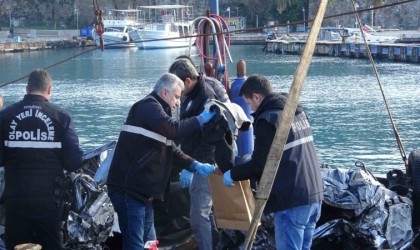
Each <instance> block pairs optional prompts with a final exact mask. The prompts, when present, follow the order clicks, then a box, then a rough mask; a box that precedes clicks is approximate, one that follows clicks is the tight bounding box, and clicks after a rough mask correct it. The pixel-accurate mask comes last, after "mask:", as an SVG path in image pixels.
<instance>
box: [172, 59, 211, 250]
mask: <svg viewBox="0 0 420 250" xmlns="http://www.w3.org/2000/svg"><path fill="white" fill-rule="evenodd" d="M169 72H171V73H173V74H175V75H177V76H178V77H179V78H180V79H181V80H182V81H183V82H184V84H185V89H184V91H183V96H184V97H183V99H182V102H181V109H180V118H181V119H187V118H190V117H193V116H196V115H198V114H200V113H201V112H203V110H204V104H205V103H206V101H207V100H208V99H215V98H216V96H215V93H214V91H213V89H212V88H211V87H210V86H208V85H207V84H205V82H204V79H203V78H202V75H199V74H198V73H197V71H196V69H195V67H194V65H193V64H192V63H191V62H190V61H189V60H188V59H183V58H181V59H177V60H175V62H174V63H172V65H171V66H170V67H169ZM181 149H182V151H184V152H185V153H186V154H188V155H191V156H192V157H194V158H195V159H197V160H199V161H201V162H206V163H210V164H214V163H215V160H214V153H215V145H214V144H209V143H207V142H205V141H204V140H203V135H202V134H201V133H195V134H191V135H190V136H188V137H185V138H183V140H182V141H181ZM191 175H192V174H191V173H189V172H188V171H186V170H183V171H182V172H181V175H180V181H181V185H182V184H183V183H185V182H186V181H185V180H186V179H187V178H188V179H189V180H191V186H190V183H189V181H187V182H188V184H186V185H182V186H183V187H188V186H190V187H189V192H190V203H191V209H190V224H191V228H192V230H193V232H194V236H195V239H196V241H197V244H198V248H199V249H200V250H211V249H212V248H213V235H214V236H215V235H217V231H216V226H215V223H214V218H213V213H212V206H213V202H212V199H211V195H210V189H209V184H208V180H207V177H203V176H200V175H197V174H194V175H193V177H191Z"/></svg>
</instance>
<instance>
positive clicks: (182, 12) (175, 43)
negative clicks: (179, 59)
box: [129, 5, 195, 49]
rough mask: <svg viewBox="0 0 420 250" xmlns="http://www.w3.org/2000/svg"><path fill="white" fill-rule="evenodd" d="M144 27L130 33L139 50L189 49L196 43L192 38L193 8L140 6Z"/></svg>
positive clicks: (181, 6) (182, 6)
mask: <svg viewBox="0 0 420 250" xmlns="http://www.w3.org/2000/svg"><path fill="white" fill-rule="evenodd" d="M137 10H138V11H140V13H141V17H140V20H139V21H140V23H142V27H141V28H139V29H136V30H132V31H130V32H129V35H130V37H131V38H132V39H133V41H134V42H135V43H136V44H137V47H138V48H139V49H163V48H181V47H188V46H190V45H192V44H194V42H195V37H189V36H192V35H193V33H194V31H193V30H194V28H193V27H192V23H193V20H192V6H186V5H155V6H138V7H137Z"/></svg>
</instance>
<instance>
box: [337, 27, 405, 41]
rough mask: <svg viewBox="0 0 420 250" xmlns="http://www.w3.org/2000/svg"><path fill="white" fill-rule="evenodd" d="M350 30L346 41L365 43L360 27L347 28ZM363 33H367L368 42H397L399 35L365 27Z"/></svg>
mask: <svg viewBox="0 0 420 250" xmlns="http://www.w3.org/2000/svg"><path fill="white" fill-rule="evenodd" d="M346 29H347V31H348V37H346V38H345V39H344V41H345V42H346V43H363V37H362V33H361V32H360V29H359V28H346ZM363 34H364V35H365V38H366V42H367V43H395V42H396V41H397V40H398V39H400V38H399V37H396V36H392V35H384V34H379V32H376V31H374V30H369V29H367V28H365V27H364V28H363Z"/></svg>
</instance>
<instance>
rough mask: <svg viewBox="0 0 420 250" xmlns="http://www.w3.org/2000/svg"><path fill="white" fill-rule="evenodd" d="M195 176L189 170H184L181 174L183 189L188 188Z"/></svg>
mask: <svg viewBox="0 0 420 250" xmlns="http://www.w3.org/2000/svg"><path fill="white" fill-rule="evenodd" d="M193 177H194V174H193V173H191V172H190V171H188V170H185V169H183V170H182V171H181V173H179V182H180V186H181V188H188V187H189V186H190V185H191V183H192V180H193Z"/></svg>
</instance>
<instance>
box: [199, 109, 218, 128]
mask: <svg viewBox="0 0 420 250" xmlns="http://www.w3.org/2000/svg"><path fill="white" fill-rule="evenodd" d="M214 115H216V110H213V111H211V112H210V111H208V110H206V109H205V110H204V111H203V112H202V113H201V114H200V115H199V116H197V120H198V122H199V123H200V126H201V127H202V126H203V125H204V124H206V123H208V122H209V121H210V120H211V118H213V116H214Z"/></svg>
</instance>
